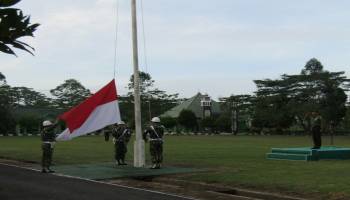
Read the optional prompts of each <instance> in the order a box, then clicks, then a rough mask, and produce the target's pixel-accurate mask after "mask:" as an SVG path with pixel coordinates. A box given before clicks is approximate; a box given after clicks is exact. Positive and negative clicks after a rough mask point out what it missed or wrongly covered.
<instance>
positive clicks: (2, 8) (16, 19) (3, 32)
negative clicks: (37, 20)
mask: <svg viewBox="0 0 350 200" xmlns="http://www.w3.org/2000/svg"><path fill="white" fill-rule="evenodd" d="M18 2H20V0H0V51H1V52H3V53H7V54H12V55H16V53H15V52H14V51H13V50H12V49H11V47H10V46H12V47H13V48H17V49H21V50H24V51H26V52H28V53H30V54H32V55H33V51H34V48H33V47H31V46H29V45H28V44H26V43H24V42H22V41H20V40H18V39H20V38H22V37H26V36H30V37H33V36H34V35H33V33H34V31H35V30H36V29H37V27H38V26H39V24H31V22H30V17H29V16H26V15H23V12H22V10H20V9H17V8H8V7H10V6H13V5H15V4H17V3H18Z"/></svg>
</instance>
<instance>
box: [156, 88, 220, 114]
mask: <svg viewBox="0 0 350 200" xmlns="http://www.w3.org/2000/svg"><path fill="white" fill-rule="evenodd" d="M205 96H207V95H203V94H201V93H198V94H196V95H195V96H193V97H191V98H189V99H188V100H186V101H184V102H182V103H181V104H180V105H178V106H175V107H174V108H172V109H170V110H168V111H166V112H165V113H164V114H162V115H161V117H173V118H177V117H179V115H180V112H181V111H182V110H191V111H192V112H193V113H194V114H195V115H196V117H197V118H203V108H202V107H201V100H202V98H203V97H205ZM211 110H212V113H213V114H218V113H221V109H220V104H219V103H218V102H216V101H214V100H211Z"/></svg>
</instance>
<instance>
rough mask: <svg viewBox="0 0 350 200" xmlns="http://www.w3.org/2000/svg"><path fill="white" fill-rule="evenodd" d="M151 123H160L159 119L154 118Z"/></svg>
mask: <svg viewBox="0 0 350 200" xmlns="http://www.w3.org/2000/svg"><path fill="white" fill-rule="evenodd" d="M151 122H155V123H160V119H159V117H153V118H152V120H151Z"/></svg>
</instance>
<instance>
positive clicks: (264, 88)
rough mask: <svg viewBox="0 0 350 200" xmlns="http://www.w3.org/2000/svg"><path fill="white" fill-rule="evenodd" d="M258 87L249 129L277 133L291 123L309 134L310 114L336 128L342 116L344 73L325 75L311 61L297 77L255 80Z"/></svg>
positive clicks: (327, 73) (316, 64)
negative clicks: (265, 129) (313, 113)
mask: <svg viewBox="0 0 350 200" xmlns="http://www.w3.org/2000/svg"><path fill="white" fill-rule="evenodd" d="M254 82H255V84H256V85H257V87H258V91H257V92H256V94H257V99H256V105H255V113H254V119H253V125H254V126H255V127H260V128H275V129H277V130H278V131H279V132H280V131H282V130H283V129H286V128H289V127H290V126H292V125H293V124H294V123H297V124H299V125H300V126H301V127H303V128H304V130H305V131H306V132H310V130H311V124H310V120H311V118H310V113H311V112H318V113H321V114H322V117H323V119H324V120H325V124H326V125H327V126H329V125H330V124H333V125H334V126H336V125H338V124H339V123H340V122H341V120H342V119H343V117H344V116H345V101H346V95H345V93H344V91H345V90H347V89H348V85H347V84H348V83H349V79H347V78H346V76H344V72H329V71H325V70H324V69H323V66H322V64H321V63H320V62H319V61H318V60H317V59H315V58H313V59H311V60H310V61H308V62H307V63H306V65H305V67H304V68H303V69H302V71H301V73H300V74H297V75H287V74H284V75H282V76H281V78H280V79H276V80H271V79H265V80H255V81H254Z"/></svg>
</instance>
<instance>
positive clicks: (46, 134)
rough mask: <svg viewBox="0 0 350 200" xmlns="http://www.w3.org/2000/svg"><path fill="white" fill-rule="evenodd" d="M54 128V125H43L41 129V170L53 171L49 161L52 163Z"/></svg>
mask: <svg viewBox="0 0 350 200" xmlns="http://www.w3.org/2000/svg"><path fill="white" fill-rule="evenodd" d="M55 128H56V125H52V126H48V127H43V129H42V131H41V133H40V134H41V141H42V145H41V148H42V151H43V155H42V160H41V166H42V169H43V170H42V172H47V171H46V170H48V172H53V171H52V170H51V169H50V166H51V163H52V155H53V149H54V143H55V138H56V134H55Z"/></svg>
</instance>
